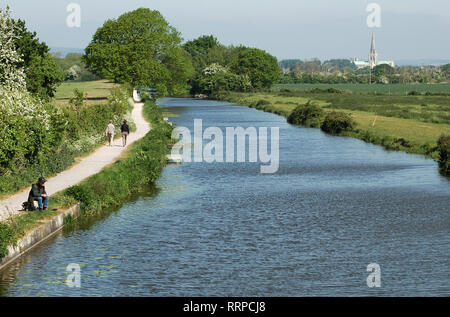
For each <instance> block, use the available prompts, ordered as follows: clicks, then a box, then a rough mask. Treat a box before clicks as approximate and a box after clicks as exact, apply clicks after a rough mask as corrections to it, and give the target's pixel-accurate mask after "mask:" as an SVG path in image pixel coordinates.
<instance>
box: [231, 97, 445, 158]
mask: <svg viewBox="0 0 450 317" xmlns="http://www.w3.org/2000/svg"><path fill="white" fill-rule="evenodd" d="M227 100H228V101H231V102H235V103H237V104H240V105H247V106H253V107H256V108H258V109H263V110H266V111H270V112H275V113H278V114H280V115H284V116H286V117H287V116H288V115H289V114H290V112H291V111H292V110H293V109H294V108H295V107H296V106H297V105H299V104H305V103H306V102H308V101H309V100H311V102H313V103H315V104H317V105H318V106H320V107H322V108H323V109H324V110H325V111H326V112H330V111H343V112H346V113H348V114H350V115H351V117H352V118H353V120H354V121H355V122H356V124H357V130H358V131H359V132H358V133H353V134H352V136H354V137H357V138H360V139H363V140H366V141H369V142H372V143H382V140H383V139H384V140H387V139H389V140H391V143H392V142H393V143H395V142H396V141H395V140H401V141H400V142H401V144H403V145H405V146H403V145H402V146H397V145H395V144H394V148H396V149H400V150H404V151H406V152H410V153H420V154H425V155H430V156H432V157H433V158H435V159H436V158H437V152H435V151H434V152H433V151H432V150H431V149H433V148H434V147H435V146H436V141H437V139H438V138H439V136H440V135H442V134H450V97H449V96H425V95H421V96H402V95H374V94H370V93H343V94H337V93H324V92H322V93H311V92H307V91H301V90H298V91H290V92H286V91H283V92H272V93H269V92H265V93H264V92H261V93H233V94H231V95H230V96H229V97H228V98H227ZM403 140H405V142H404V141H403ZM383 142H385V141H383Z"/></svg>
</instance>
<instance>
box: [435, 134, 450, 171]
mask: <svg viewBox="0 0 450 317" xmlns="http://www.w3.org/2000/svg"><path fill="white" fill-rule="evenodd" d="M437 143H438V151H439V167H440V168H441V171H442V173H443V174H444V175H447V176H449V175H450V135H444V134H443V135H441V136H440V138H439V139H438V142H437Z"/></svg>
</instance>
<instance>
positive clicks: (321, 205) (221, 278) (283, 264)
mask: <svg viewBox="0 0 450 317" xmlns="http://www.w3.org/2000/svg"><path fill="white" fill-rule="evenodd" d="M160 104H161V105H162V106H166V107H167V108H168V110H170V111H171V112H173V113H175V114H176V115H178V117H175V118H172V121H173V122H175V123H176V124H178V125H180V126H186V127H189V128H192V126H193V120H194V119H195V118H201V119H203V126H204V127H208V126H218V127H225V126H243V127H248V126H255V127H259V126H264V127H275V126H276V127H280V169H279V172H278V173H276V174H271V175H268V174H265V175H263V174H260V173H259V166H260V164H259V163H257V164H255V163H234V164H230V163H228V164H227V163H213V164H208V163H184V164H182V165H179V166H168V167H167V168H166V169H165V170H164V173H163V176H162V178H161V179H160V180H159V182H158V187H159V190H158V191H155V190H152V189H148V190H147V191H146V192H145V193H143V194H142V195H141V196H140V197H135V198H134V199H132V201H130V202H128V203H126V204H124V205H123V206H122V208H120V209H119V210H115V211H111V212H107V213H105V214H104V215H103V216H102V217H100V218H98V219H92V220H90V221H89V223H85V224H82V225H81V226H80V228H79V229H76V230H69V231H67V230H66V232H64V233H63V234H60V235H59V236H56V237H55V238H53V239H51V240H50V241H48V242H47V243H45V244H44V245H42V246H40V247H38V248H36V249H34V250H33V251H32V252H30V253H28V254H27V255H26V256H25V257H24V258H23V259H21V260H20V261H19V262H16V263H15V264H14V265H13V266H11V267H10V268H9V269H8V270H6V271H4V272H2V273H0V278H1V280H0V284H1V287H0V294H1V295H3V296H21V295H22V296H23V295H25V296H96V295H97V296H231V295H234V296H307V295H308V296H311V295H312V296H316V295H325V296H336V295H339V296H358V295H362V296H371V295H387V296H391V295H397V296H412V295H425V296H434V295H444V296H449V295H450V269H449V265H450V263H449V251H450V212H449V209H450V208H449V206H450V182H449V181H448V180H446V179H445V178H443V177H441V176H440V175H439V174H438V171H437V166H436V163H435V162H434V161H432V160H427V159H424V158H423V157H421V156H415V155H407V154H404V153H397V152H391V153H389V152H386V151H384V150H383V149H382V148H381V147H378V146H374V145H370V144H366V143H364V142H361V141H358V140H355V139H350V138H339V137H331V136H327V135H325V134H323V133H322V132H321V131H320V130H318V129H307V128H302V127H295V126H291V125H289V124H287V123H286V121H285V119H284V118H282V117H278V116H275V115H272V114H268V113H264V112H259V111H257V110H254V109H249V108H246V107H237V106H233V105H230V104H226V103H218V102H210V101H195V100H183V99H167V100H163V101H161V102H160ZM373 262H375V263H378V264H379V265H380V267H381V283H382V285H381V287H380V288H376V289H375V288H373V289H371V288H368V287H367V285H366V278H367V276H368V274H369V273H368V272H366V268H367V265H368V264H369V263H373ZM70 263H78V264H80V266H81V274H82V278H81V288H79V289H75V288H69V287H67V286H66V285H65V284H64V279H65V277H66V271H65V268H66V266H67V265H68V264H70Z"/></svg>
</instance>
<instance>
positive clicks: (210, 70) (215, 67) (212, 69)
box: [203, 63, 228, 76]
mask: <svg viewBox="0 0 450 317" xmlns="http://www.w3.org/2000/svg"><path fill="white" fill-rule="evenodd" d="M227 72H228V70H227V69H226V67H223V66H222V65H220V64H217V63H212V64H211V65H209V66H208V67H206V68H205V69H203V75H209V76H212V75H215V74H217V73H227Z"/></svg>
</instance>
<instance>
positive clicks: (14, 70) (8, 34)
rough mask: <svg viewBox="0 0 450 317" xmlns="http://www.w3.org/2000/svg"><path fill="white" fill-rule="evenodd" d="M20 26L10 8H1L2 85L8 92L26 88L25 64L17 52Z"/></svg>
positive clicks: (0, 67) (0, 64)
mask: <svg viewBox="0 0 450 317" xmlns="http://www.w3.org/2000/svg"><path fill="white" fill-rule="evenodd" d="M18 28H19V26H18V24H17V22H16V21H14V20H13V19H11V16H10V11H9V7H7V8H6V10H2V9H1V8H0V85H1V86H3V87H4V88H6V89H7V90H21V89H24V88H26V82H25V74H24V70H23V67H20V66H19V64H20V63H22V62H23V60H22V57H21V56H20V53H19V52H18V51H17V48H16V45H15V41H16V40H17V38H18V36H17V32H18V31H17V30H18Z"/></svg>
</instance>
